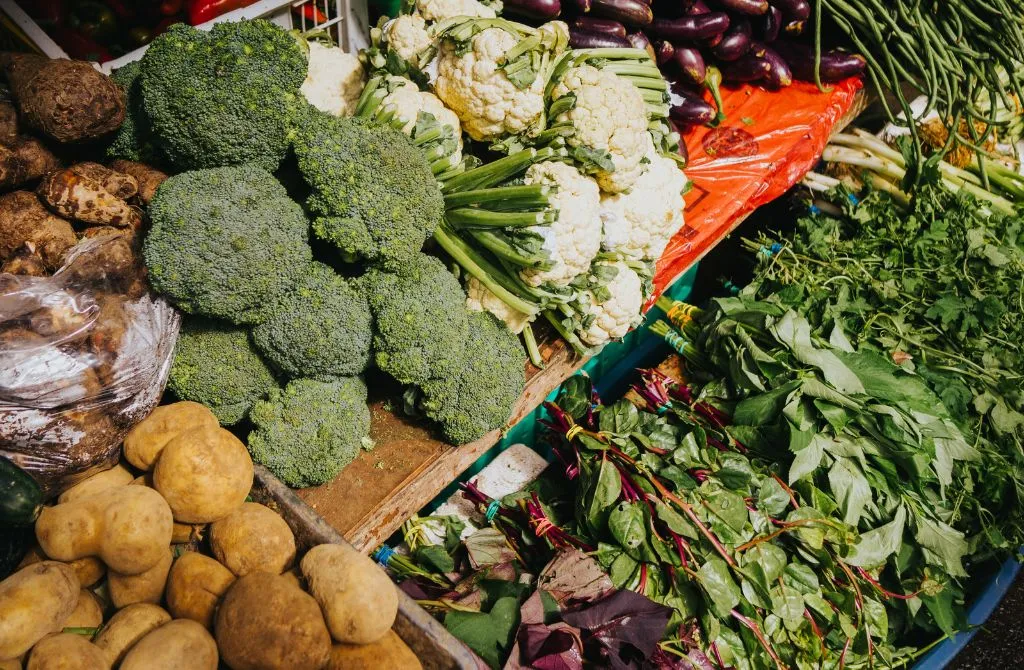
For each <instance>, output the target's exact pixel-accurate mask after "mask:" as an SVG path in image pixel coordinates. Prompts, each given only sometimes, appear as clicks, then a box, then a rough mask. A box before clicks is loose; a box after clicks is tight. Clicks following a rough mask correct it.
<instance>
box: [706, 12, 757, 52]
mask: <svg viewBox="0 0 1024 670" xmlns="http://www.w3.org/2000/svg"><path fill="white" fill-rule="evenodd" d="M750 35H751V30H750V21H748V20H747V19H745V18H744V19H739V20H736V21H733V23H732V25H731V26H729V29H728V30H726V31H725V34H724V35H722V41H721V42H719V43H718V44H716V45H715V46H714V47H712V48H711V53H712V54H714V56H715V58H717V59H718V60H722V61H734V60H736V59H737V58H739V57H740V56H742V55H743V54H745V53H747V52H748V51H749V50H750Z"/></svg>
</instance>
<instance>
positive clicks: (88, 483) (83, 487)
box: [57, 463, 135, 503]
mask: <svg viewBox="0 0 1024 670" xmlns="http://www.w3.org/2000/svg"><path fill="white" fill-rule="evenodd" d="M133 479H135V475H133V474H132V473H131V471H130V470H129V469H128V468H126V467H124V466H123V465H121V464H120V463H119V464H117V465H115V466H114V467H112V468H111V469H109V470H104V471H103V472H100V473H98V474H95V475H93V476H92V477H89V478H88V479H86V480H84V481H82V482H80V483H78V484H75V485H74V486H72V487H71V488H69V489H68V490H67V491H65V492H64V493H62V494H60V497H59V498H57V502H58V503H66V502H74V501H75V500H81V499H82V498H88V497H89V496H91V495H94V494H96V493H100V492H101V491H106V490H108V489H112V488H115V487H117V486H127V485H128V484H131V483H132V480H133Z"/></svg>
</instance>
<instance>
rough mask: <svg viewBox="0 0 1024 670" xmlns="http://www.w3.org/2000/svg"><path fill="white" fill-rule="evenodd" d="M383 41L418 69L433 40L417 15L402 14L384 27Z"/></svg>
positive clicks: (424, 23)
mask: <svg viewBox="0 0 1024 670" xmlns="http://www.w3.org/2000/svg"><path fill="white" fill-rule="evenodd" d="M384 39H386V40H387V43H388V46H389V47H391V50H392V51H394V52H395V53H397V54H398V55H399V56H401V57H402V58H403V59H404V60H405V61H407V62H408V63H410V64H411V65H413V66H414V67H420V66H421V65H423V63H421V62H420V60H421V57H422V55H423V54H424V53H425V52H426V51H427V50H428V49H430V46H431V44H433V42H434V40H433V38H432V37H431V36H430V33H429V32H428V31H427V22H426V21H424V20H423V17H422V16H420V15H419V14H403V15H402V16H399V17H398V18H395V19H392V20H391V21H388V22H387V24H386V25H385V26H384Z"/></svg>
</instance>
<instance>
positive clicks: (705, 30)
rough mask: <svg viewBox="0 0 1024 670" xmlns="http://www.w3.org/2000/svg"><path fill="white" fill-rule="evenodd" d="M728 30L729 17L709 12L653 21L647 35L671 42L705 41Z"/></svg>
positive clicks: (723, 13)
mask: <svg viewBox="0 0 1024 670" xmlns="http://www.w3.org/2000/svg"><path fill="white" fill-rule="evenodd" d="M728 28H729V15H728V14H726V13H725V12H710V13H708V14H701V15H699V16H684V17H682V18H678V19H654V21H653V22H651V27H650V28H649V29H648V31H647V32H648V33H650V34H651V35H653V36H654V37H658V38H661V39H666V40H669V41H672V42H675V41H677V40H681V41H687V40H706V39H709V38H712V37H715V36H716V35H721V34H722V33H724V32H725V31H726V30H728Z"/></svg>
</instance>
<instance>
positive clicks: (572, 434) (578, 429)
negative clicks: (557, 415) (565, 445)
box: [565, 424, 583, 442]
mask: <svg viewBox="0 0 1024 670" xmlns="http://www.w3.org/2000/svg"><path fill="white" fill-rule="evenodd" d="M582 432H583V426H581V425H579V424H576V425H574V426H573V427H571V428H570V429H569V430H567V431H565V439H566V440H568V441H569V442H572V441H573V440H575V439H576V436H577V435H579V434H580V433H582Z"/></svg>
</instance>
